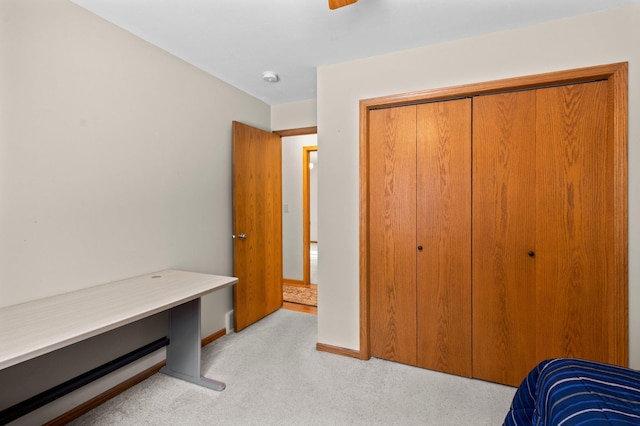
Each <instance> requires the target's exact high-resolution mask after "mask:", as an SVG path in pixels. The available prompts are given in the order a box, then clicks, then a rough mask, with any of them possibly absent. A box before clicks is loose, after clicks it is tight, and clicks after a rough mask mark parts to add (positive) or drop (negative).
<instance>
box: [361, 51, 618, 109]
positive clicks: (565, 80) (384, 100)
mask: <svg viewBox="0 0 640 426" xmlns="http://www.w3.org/2000/svg"><path fill="white" fill-rule="evenodd" d="M626 67H627V63H626V62H619V63H615V64H608V65H598V66H594V67H586V68H577V69H573V70H567V71H555V72H550V73H544V74H536V75H530V76H525V77H514V78H507V79H503V80H493V81H487V82H482V83H472V84H465V85H461V86H451V87H445V88H440V89H430V90H423V91H418V92H410V93H404V94H398V95H391V96H382V97H377V98H370V99H363V100H361V101H360V107H361V111H362V108H363V107H364V108H366V109H367V110H369V109H372V108H388V107H393V106H398V105H405V104H414V103H421V102H433V101H438V100H445V99H452V98H461V97H466V96H478V95H484V94H489V93H496V92H504V91H507V90H525V89H533V88H538V87H541V86H551V85H561V84H569V83H580V82H585V81H590V80H607V79H609V78H611V77H612V76H615V75H617V73H618V72H619V70H620V69H621V68H626ZM361 118H362V115H361Z"/></svg>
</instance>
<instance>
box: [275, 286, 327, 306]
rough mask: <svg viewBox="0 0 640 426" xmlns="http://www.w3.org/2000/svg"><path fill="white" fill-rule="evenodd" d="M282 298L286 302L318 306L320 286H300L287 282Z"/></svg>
mask: <svg viewBox="0 0 640 426" xmlns="http://www.w3.org/2000/svg"><path fill="white" fill-rule="evenodd" d="M282 299H283V300H284V301H285V302H291V303H298V304H300V305H308V306H318V288H317V287H316V286H311V287H300V286H295V285H286V284H285V285H283V286H282Z"/></svg>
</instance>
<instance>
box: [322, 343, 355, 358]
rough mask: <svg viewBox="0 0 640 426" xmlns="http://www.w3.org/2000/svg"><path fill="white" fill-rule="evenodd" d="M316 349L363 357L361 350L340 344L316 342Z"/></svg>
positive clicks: (351, 356)
mask: <svg viewBox="0 0 640 426" xmlns="http://www.w3.org/2000/svg"><path fill="white" fill-rule="evenodd" d="M316 350H317V351H320V352H329V353H331V354H335V355H342V356H348V357H350V358H356V359H362V358H361V356H360V351H356V350H354V349H346V348H341V347H339V346H331V345H327V344H324V343H316Z"/></svg>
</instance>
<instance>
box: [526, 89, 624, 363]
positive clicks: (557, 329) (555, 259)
mask: <svg viewBox="0 0 640 426" xmlns="http://www.w3.org/2000/svg"><path fill="white" fill-rule="evenodd" d="M608 95H609V93H608V88H607V83H606V82H605V81H600V82H592V83H585V84H574V85H568V86H560V87H553V88H547V89H540V90H538V91H537V127H536V134H537V137H536V139H537V154H536V163H537V166H538V173H537V189H536V199H537V203H536V204H537V210H536V222H537V228H538V232H537V233H536V265H537V269H536V283H537V292H536V301H537V303H536V305H537V317H538V322H539V324H538V328H537V339H536V354H537V358H538V359H543V358H549V357H556V356H566V357H580V358H586V359H590V360H594V361H601V362H609V363H616V364H618V363H619V364H623V365H624V364H625V363H626V362H627V361H626V359H621V356H620V354H621V353H622V351H619V344H618V343H617V342H622V341H624V338H623V337H621V336H624V330H623V329H622V327H616V324H620V322H616V321H615V319H616V317H617V316H618V317H619V316H620V315H623V316H624V315H625V313H620V312H616V311H615V308H614V306H615V298H616V297H619V294H620V293H621V292H620V290H619V289H617V290H616V289H615V288H614V287H615V283H616V282H617V280H615V279H614V275H613V271H614V270H615V269H614V264H613V256H612V254H613V250H614V249H613V247H614V229H613V218H614V216H613V206H614V200H613V185H614V181H613V164H614V163H613V162H614V158H613V139H612V137H611V124H610V123H611V121H612V120H611V116H612V115H611V113H610V112H611V108H612V105H611V98H610V97H609V96H608Z"/></svg>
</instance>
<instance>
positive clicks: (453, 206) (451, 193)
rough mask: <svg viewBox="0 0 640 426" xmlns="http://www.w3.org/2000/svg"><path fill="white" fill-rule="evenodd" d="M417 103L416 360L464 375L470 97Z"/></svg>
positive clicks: (467, 368) (467, 359)
mask: <svg viewBox="0 0 640 426" xmlns="http://www.w3.org/2000/svg"><path fill="white" fill-rule="evenodd" d="M417 109H418V111H417V112H418V122H417V138H418V145H417V176H418V182H417V235H418V237H417V244H418V259H417V271H418V287H417V322H418V330H417V365H418V366H420V367H425V368H429V369H433V370H438V371H443V372H447V373H451V374H457V375H461V376H467V377H469V376H471V99H459V100H453V101H443V102H432V103H427V104H422V105H419V106H418V107H417Z"/></svg>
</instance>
